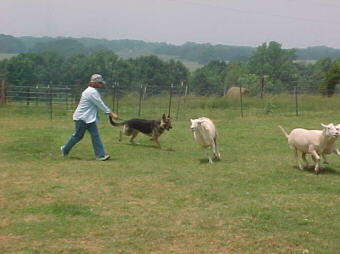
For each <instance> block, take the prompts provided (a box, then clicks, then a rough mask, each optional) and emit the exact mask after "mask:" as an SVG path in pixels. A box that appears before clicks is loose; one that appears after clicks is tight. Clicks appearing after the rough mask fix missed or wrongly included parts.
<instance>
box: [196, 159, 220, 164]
mask: <svg viewBox="0 0 340 254" xmlns="http://www.w3.org/2000/svg"><path fill="white" fill-rule="evenodd" d="M199 161H200V163H201V164H209V159H208V158H206V159H200V160H199ZM212 161H213V163H219V162H221V160H220V159H213V160H212Z"/></svg>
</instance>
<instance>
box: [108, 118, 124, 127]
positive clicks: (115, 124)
mask: <svg viewBox="0 0 340 254" xmlns="http://www.w3.org/2000/svg"><path fill="white" fill-rule="evenodd" d="M109 120H110V124H111V125H112V126H122V125H124V122H122V123H115V122H114V121H113V120H112V117H111V116H109Z"/></svg>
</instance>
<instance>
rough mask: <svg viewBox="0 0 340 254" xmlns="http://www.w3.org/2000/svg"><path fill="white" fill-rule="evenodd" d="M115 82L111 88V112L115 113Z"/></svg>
mask: <svg viewBox="0 0 340 254" xmlns="http://www.w3.org/2000/svg"><path fill="white" fill-rule="evenodd" d="M115 97H116V82H114V83H113V85H112V86H111V100H112V112H115Z"/></svg>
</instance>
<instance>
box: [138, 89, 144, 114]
mask: <svg viewBox="0 0 340 254" xmlns="http://www.w3.org/2000/svg"><path fill="white" fill-rule="evenodd" d="M142 97H143V85H140V88H139V105H138V116H140V113H141V110H142Z"/></svg>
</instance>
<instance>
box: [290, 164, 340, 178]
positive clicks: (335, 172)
mask: <svg viewBox="0 0 340 254" xmlns="http://www.w3.org/2000/svg"><path fill="white" fill-rule="evenodd" d="M294 168H295V169H296V170H299V171H302V172H307V173H309V174H315V171H314V165H313V166H309V167H308V168H306V167H305V168H304V170H300V169H299V167H298V166H294ZM318 175H339V176H340V172H339V171H338V170H335V169H334V168H331V167H327V166H323V168H322V169H320V171H319V174H318Z"/></svg>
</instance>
